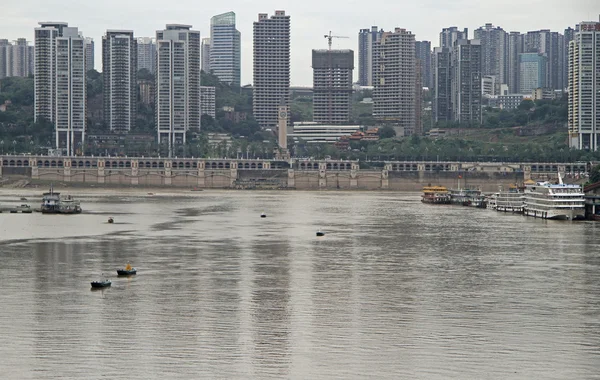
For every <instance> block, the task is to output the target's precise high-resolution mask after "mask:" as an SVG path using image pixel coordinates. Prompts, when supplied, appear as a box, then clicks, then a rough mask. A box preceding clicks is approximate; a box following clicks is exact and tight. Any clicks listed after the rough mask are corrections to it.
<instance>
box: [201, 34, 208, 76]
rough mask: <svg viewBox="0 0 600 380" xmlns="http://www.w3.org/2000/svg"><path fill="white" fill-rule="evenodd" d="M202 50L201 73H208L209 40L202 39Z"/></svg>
mask: <svg viewBox="0 0 600 380" xmlns="http://www.w3.org/2000/svg"><path fill="white" fill-rule="evenodd" d="M200 49H201V50H202V65H201V68H202V71H204V72H205V73H210V38H203V39H202V43H201V48H200Z"/></svg>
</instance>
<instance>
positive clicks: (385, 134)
mask: <svg viewBox="0 0 600 380" xmlns="http://www.w3.org/2000/svg"><path fill="white" fill-rule="evenodd" d="M378 134H379V138H381V139H391V138H392V137H396V131H395V130H394V128H392V127H390V126H385V127H383V128H380V129H379V132H378Z"/></svg>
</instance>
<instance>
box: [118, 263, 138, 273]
mask: <svg viewBox="0 0 600 380" xmlns="http://www.w3.org/2000/svg"><path fill="white" fill-rule="evenodd" d="M117 274H118V275H119V276H133V275H134V274H137V269H135V268H133V267H132V266H131V264H127V266H126V267H125V269H117Z"/></svg>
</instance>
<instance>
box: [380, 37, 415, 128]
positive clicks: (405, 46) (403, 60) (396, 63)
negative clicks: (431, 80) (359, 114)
mask: <svg viewBox="0 0 600 380" xmlns="http://www.w3.org/2000/svg"><path fill="white" fill-rule="evenodd" d="M374 57H375V58H374V62H373V66H374V67H375V75H374V84H375V88H374V90H373V116H374V117H375V119H377V120H379V121H381V122H383V123H386V124H390V125H391V126H397V127H400V128H402V129H404V135H405V136H408V135H411V134H413V133H414V132H415V128H416V107H417V104H416V101H415V94H416V90H415V86H416V70H417V65H416V58H415V35H414V34H412V33H411V32H410V31H407V30H406V29H401V28H396V29H395V30H394V31H393V32H384V33H383V34H382V35H381V39H380V40H379V41H378V42H377V44H376V45H375V54H374Z"/></svg>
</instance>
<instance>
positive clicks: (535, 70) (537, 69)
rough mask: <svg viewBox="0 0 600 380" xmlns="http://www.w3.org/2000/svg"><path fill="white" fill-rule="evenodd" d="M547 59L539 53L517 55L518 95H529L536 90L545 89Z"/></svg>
mask: <svg viewBox="0 0 600 380" xmlns="http://www.w3.org/2000/svg"><path fill="white" fill-rule="evenodd" d="M547 67H548V58H547V57H546V56H545V55H544V54H541V53H522V54H520V55H519V70H520V74H519V93H521V94H530V93H532V92H533V90H535V89H536V88H543V87H546V79H547Z"/></svg>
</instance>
